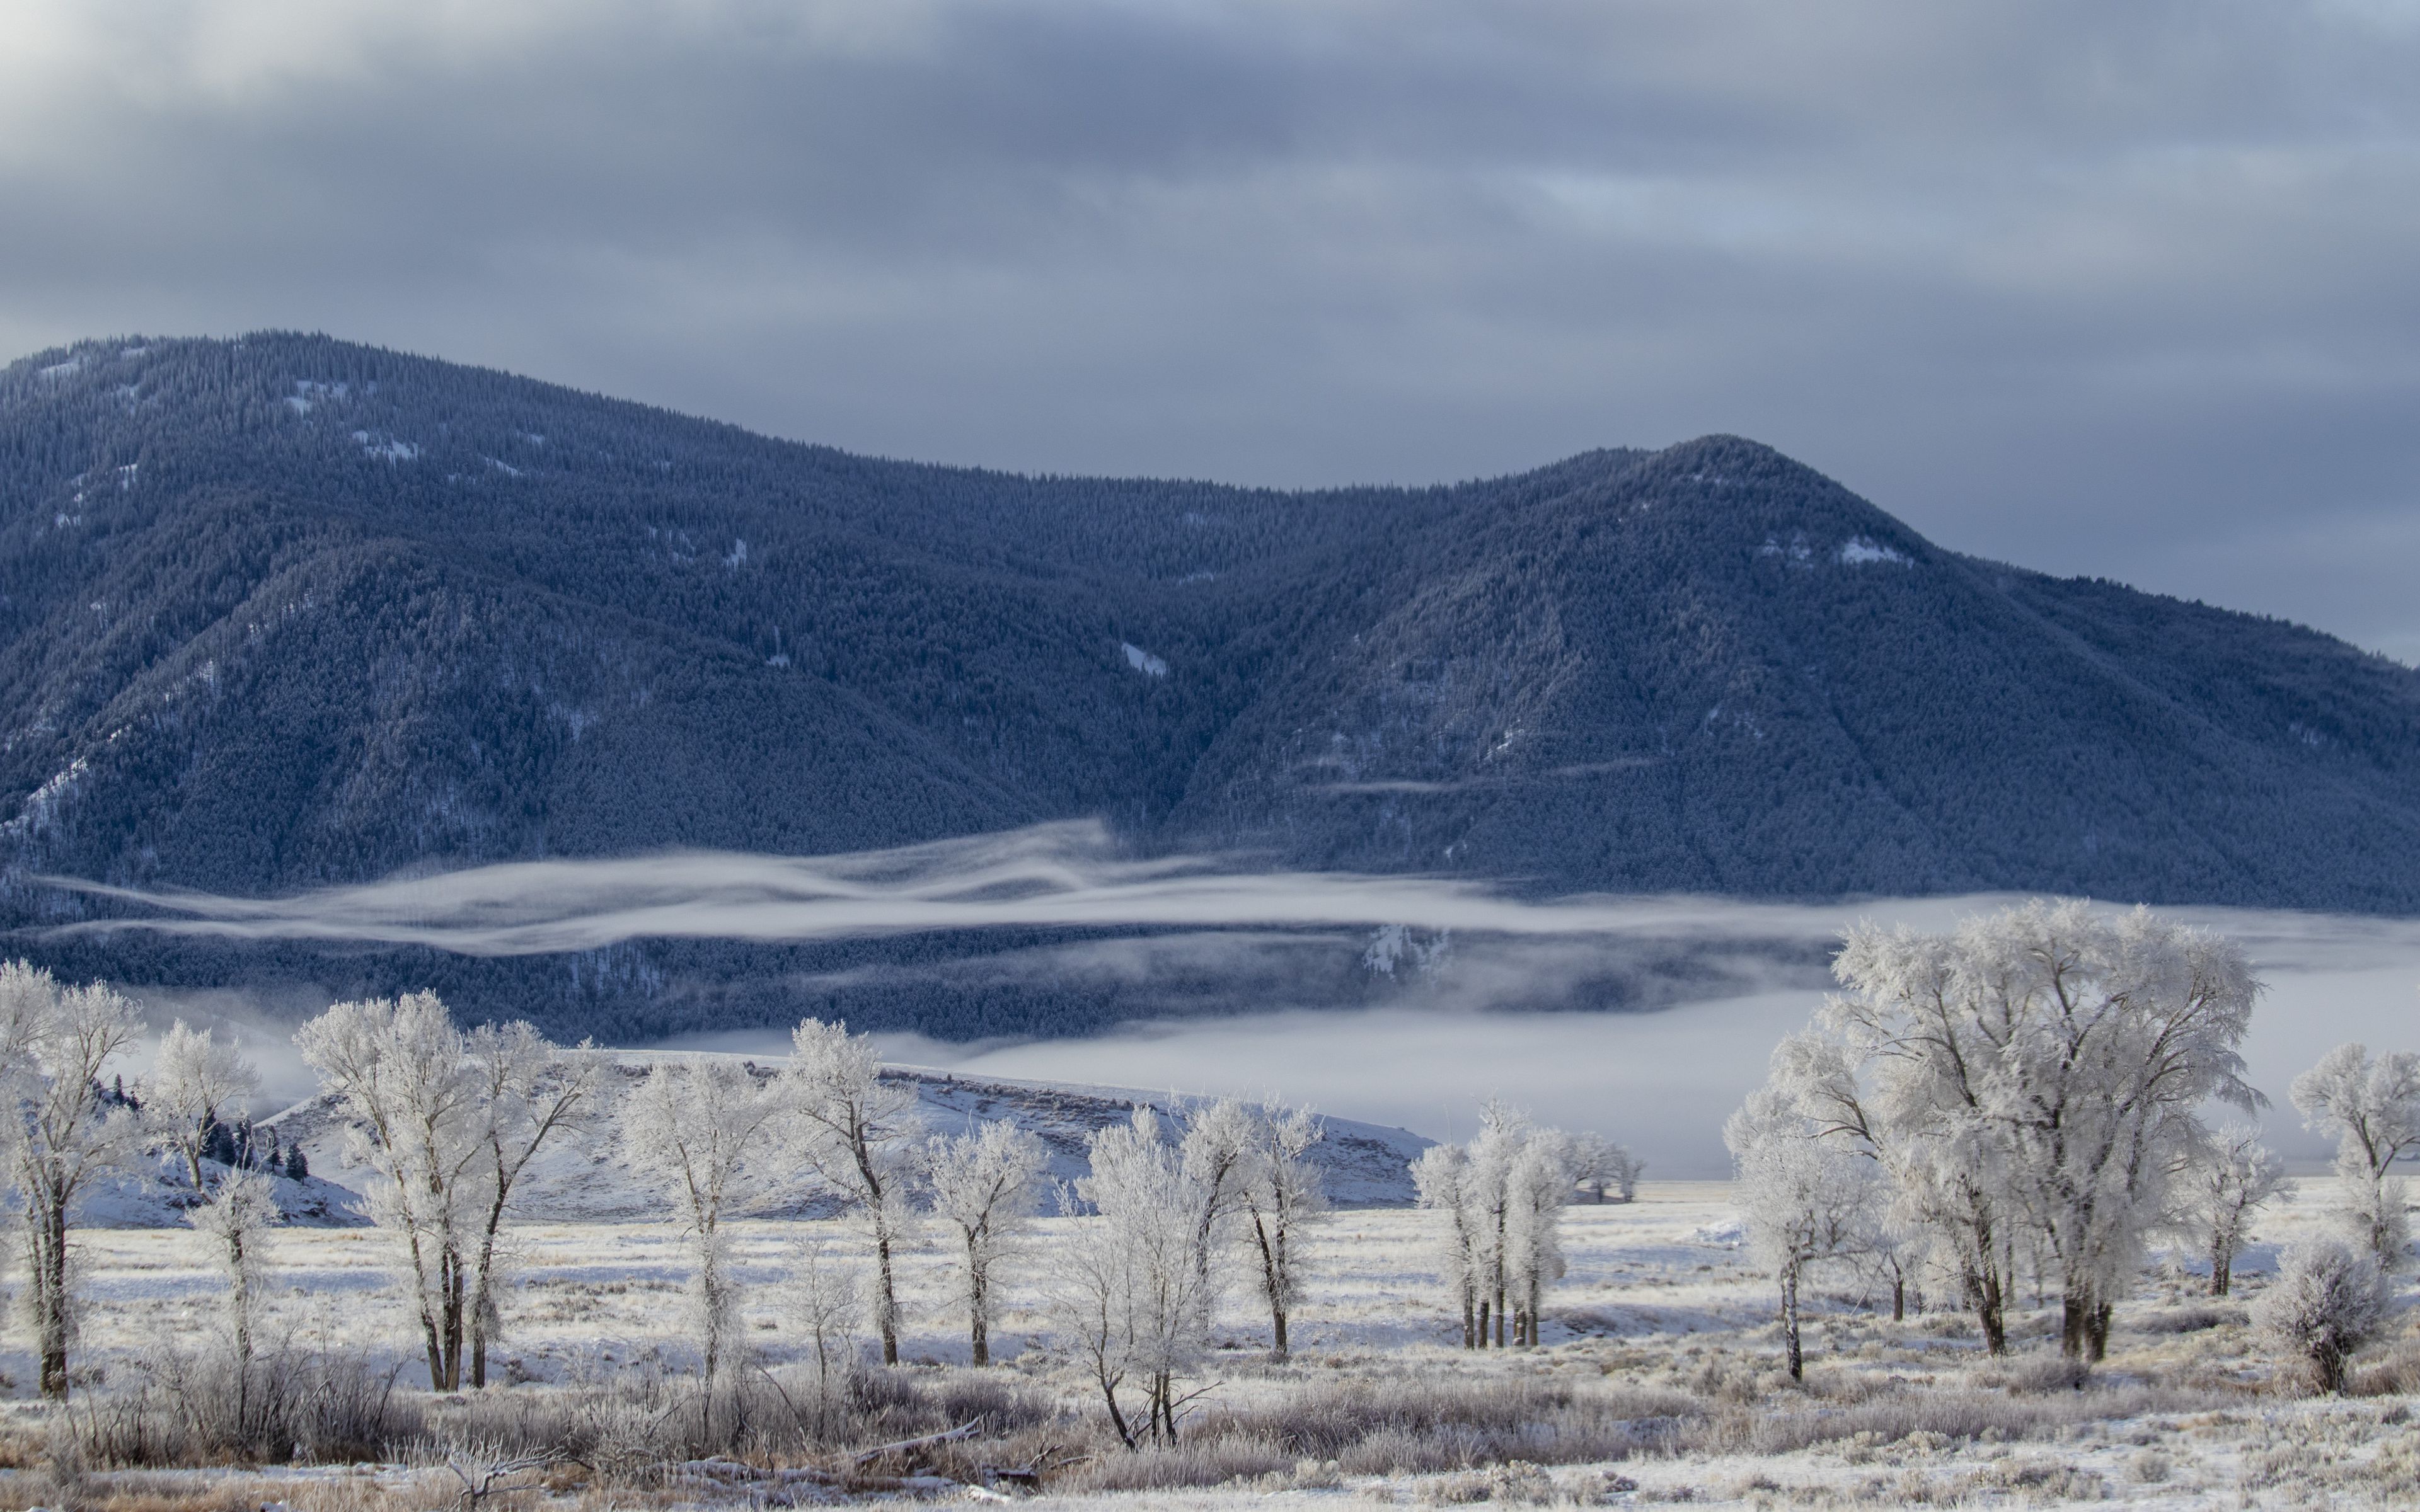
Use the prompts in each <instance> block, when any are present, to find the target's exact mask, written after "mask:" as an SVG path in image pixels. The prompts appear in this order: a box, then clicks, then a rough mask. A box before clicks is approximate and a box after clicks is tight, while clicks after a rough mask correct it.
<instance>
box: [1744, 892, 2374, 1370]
mask: <svg viewBox="0 0 2420 1512" xmlns="http://www.w3.org/2000/svg"><path fill="white" fill-rule="evenodd" d="M1834 970H1835V974H1836V975H1837V976H1838V980H1839V981H1840V985H1841V989H1842V990H1841V991H1840V992H1839V993H1838V995H1834V996H1833V997H1831V998H1829V999H1828V1000H1827V1001H1826V1002H1825V1004H1824V1006H1823V1009H1822V1010H1821V1011H1819V1012H1818V1013H1817V1015H1816V1018H1815V1022H1814V1023H1813V1025H1812V1026H1810V1027H1809V1028H1807V1030H1805V1031H1803V1032H1801V1033H1799V1034H1796V1035H1793V1036H1792V1037H1791V1038H1789V1039H1788V1040H1785V1041H1783V1042H1782V1044H1781V1045H1780V1046H1779V1047H1778V1048H1777V1049H1776V1052H1775V1053H1774V1057H1773V1063H1772V1070H1771V1073H1770V1075H1769V1077H1768V1078H1767V1080H1766V1082H1765V1085H1764V1086H1763V1087H1761V1088H1759V1089H1758V1090H1757V1091H1755V1092H1754V1093H1752V1094H1751V1095H1750V1096H1749V1098H1748V1100H1747V1102H1746V1103H1745V1105H1744V1106H1743V1107H1742V1108H1741V1109H1740V1110H1739V1111H1738V1112H1737V1113H1735V1114H1734V1115H1732V1117H1731V1119H1730V1123H1729V1124H1728V1125H1727V1126H1726V1128H1725V1131H1724V1134H1725V1139H1726V1142H1727V1143H1728V1144H1729V1145H1730V1150H1731V1154H1732V1158H1733V1161H1734V1163H1735V1167H1736V1173H1737V1177H1738V1183H1737V1192H1738V1196H1739V1202H1740V1207H1741V1211H1742V1212H1743V1214H1744V1216H1745V1221H1746V1226H1747V1229H1748V1235H1749V1240H1750V1242H1751V1245H1752V1246H1753V1248H1754V1250H1755V1252H1756V1253H1757V1255H1758V1256H1759V1257H1760V1258H1761V1260H1762V1261H1763V1262H1764V1264H1765V1265H1766V1266H1767V1268H1768V1269H1769V1270H1770V1271H1771V1272H1772V1273H1773V1275H1774V1277H1775V1280H1776V1283H1777V1286H1778V1288H1779V1290H1780V1298H1781V1319H1782V1331H1783V1335H1784V1345H1785V1350H1786V1353H1787V1359H1788V1364H1789V1367H1790V1371H1791V1374H1792V1376H1796V1375H1798V1374H1799V1373H1800V1371H1801V1368H1802V1355H1801V1348H1800V1340H1799V1312H1800V1288H1801V1287H1802V1285H1803V1283H1804V1281H1805V1279H1806V1276H1807V1273H1808V1272H1809V1271H1810V1270H1812V1269H1813V1268H1815V1267H1818V1266H1823V1265H1831V1264H1840V1265H1845V1266H1851V1267H1860V1268H1863V1269H1865V1270H1866V1271H1867V1272H1868V1273H1869V1275H1879V1276H1881V1277H1883V1278H1885V1279H1886V1280H1888V1282H1889V1283H1890V1284H1891V1286H1892V1287H1893V1290H1894V1297H1895V1311H1897V1310H1898V1307H1897V1303H1898V1301H1900V1300H1903V1288H1904V1286H1905V1284H1906V1282H1907V1280H1908V1278H1909V1277H1910V1275H1912V1274H1914V1275H1930V1276H1931V1277H1934V1278H1937V1279H1938V1280H1940V1281H1942V1282H1945V1283H1946V1284H1947V1288H1949V1289H1950V1290H1951V1291H1952V1292H1953V1293H1954V1294H1955V1295H1956V1296H1957V1297H1958V1298H1959V1299H1960V1301H1961V1304H1962V1305H1963V1306H1965V1307H1967V1308H1968V1309H1970V1310H1972V1311H1973V1313H1974V1314H1975V1318H1976V1321H1977V1323H1978V1327H1979V1329H1980V1332H1981V1334H1982V1337H1983V1342H1984V1347H1985V1349H1986V1350H1988V1351H1989V1352H1991V1353H1993V1354H2000V1353H2005V1352H2006V1351H2007V1350H2008V1347H2009V1333H2008V1321H2007V1310H2008V1308H2009V1303H2010V1299H2011V1298H2012V1297H2013V1296H2014V1295H2015V1294H2016V1292H2017V1290H2018V1288H2019V1287H2020V1285H2021V1283H2023V1282H2024V1281H2026V1280H2030V1281H2031V1282H2032V1283H2033V1284H2034V1286H2035V1287H2036V1288H2041V1287H2043V1286H2045V1285H2047V1286H2050V1287H2054V1288H2056V1294H2057V1296H2058V1299H2059V1343H2060V1349H2061V1351H2062V1352H2063V1353H2064V1354H2066V1355H2067V1356H2069V1357H2070V1358H2073V1359H2078V1360H2085V1361H2098V1360H2100V1359H2102V1357H2103V1356H2104V1355H2105V1353H2106V1351H2107V1349H2108V1341H2109V1331H2110V1326H2111V1319H2112V1316H2113V1313H2114V1310H2115V1308H2116V1305H2117V1304H2118V1301H2119V1300H2120V1299H2121V1298H2122V1296H2123V1295H2124V1293H2125V1291H2126V1289H2127V1288H2128V1286H2129V1285H2130V1284H2131V1282H2132V1280H2133V1277H2134V1276H2135V1275H2136V1274H2138V1273H2139V1271H2140V1268H2141V1266H2142V1265H2143V1263H2144V1261H2145V1259H2146V1257H2147V1255H2148V1251H2149V1245H2150V1243H2151V1242H2152V1241H2153V1240H2154V1239H2156V1238H2159V1237H2161V1236H2163V1235H2165V1236H2169V1237H2171V1238H2174V1239H2176V1240H2178V1241H2180V1242H2183V1243H2184V1244H2185V1245H2187V1246H2188V1247H2189V1248H2191V1249H2194V1250H2196V1251H2198V1252H2199V1253H2200V1254H2201V1255H2203V1256H2205V1257H2207V1258H2208V1261H2209V1264H2210V1268H2211V1279H2210V1289H2211V1292H2212V1293H2213V1294H2214V1295H2219V1296H2225V1295H2226V1294H2228V1293H2229V1291H2230V1290H2231V1289H2232V1288H2233V1280H2234V1265H2235V1260H2236V1257H2237V1256H2238V1255H2239V1254H2240V1253H2241V1251H2242V1247H2243V1244H2244V1242H2245V1239H2246V1237H2247V1233H2248V1230H2249V1227H2250V1225H2251V1222H2252V1219H2253V1218H2254V1216H2255V1215H2256V1214H2257V1212H2258V1211H2259V1210H2260V1209H2261V1208H2262V1207H2263V1206H2265V1205H2266V1204H2268V1203H2269V1202H2271V1201H2272V1200H2273V1199H2274V1198H2275V1197H2276V1196H2278V1195H2279V1193H2280V1191H2281V1189H2282V1187H2283V1184H2284V1183H2283V1169H2282V1166H2281V1165H2280V1163H2279V1162H2278V1159H2277V1157H2276V1156H2275V1155H2274V1154H2273V1153H2272V1152H2271V1151H2270V1150H2269V1149H2266V1148H2265V1147H2264V1146H2263V1145H2262V1144H2261V1143H2260V1138H2259V1132H2258V1129H2257V1126H2255V1125H2253V1124H2251V1123H2244V1122H2238V1123H2228V1124H2224V1125H2221V1126H2218V1127H2215V1128H2213V1127H2212V1126H2211V1124H2210V1123H2208V1122H2207V1121H2205V1119H2204V1113H2205V1110H2206V1109H2208V1108H2209V1107H2210V1106H2211V1104H2213V1103H2223V1104H2232V1105H2233V1106H2235V1107H2237V1108H2240V1109H2242V1110H2243V1111H2245V1112H2247V1113H2250V1112H2253V1111H2256V1110H2257V1109H2258V1108H2260V1107H2261V1106H2263V1105H2265V1100H2264V1099H2263V1098H2262V1097H2261V1096H2260V1094H2259V1093H2258V1092H2257V1091H2256V1090H2254V1089H2253V1088H2252V1087H2251V1086H2250V1085H2249V1084H2248V1083H2246V1082H2245V1080H2244V1076H2243V1062H2242V1057H2241V1055H2240V1053H2239V1047H2240V1046H2241V1044H2242V1041H2243V1037H2244V1034H2245V1032H2246V1030H2247V1029H2248V1027H2249V1026H2250V1021H2251V1012H2252V1007H2253V1003H2254V1000H2255V998H2256V997H2257V995H2258V993H2259V983H2258V982H2257V981H2256V980H2254V979H2253V977H2252V973H2251V970H2250V968H2249V966H2248V964H2246V962H2245V961H2244V959H2243V956H2242V952H2241V951H2240V950H2239V949H2237V948H2236V947H2235V946H2234V945H2232V944H2231V943H2229V942H2227V941H2226V940H2224V939H2221V938H2219V937H2217V936H2215V935H2212V934H2209V933H2204V932H2202V931H2199V930H2195V929H2190V928H2187V927H2184V926H2182V925H2180V924H2177V923H2174V922H2172V921H2170V920H2167V919H2164V918H2160V917H2158V916H2156V915H2154V914H2152V913H2151V912H2150V911H2149V910H2148V909H2136V910H2134V911H2133V912H2132V913H2127V914H2114V915H2113V914H2108V913H2102V912H2098V911H2095V910H2093V909H2091V908H2089V907H2087V906H2086V905H2085V904H2082V903H2064V902H2063V903H2046V902H2035V903H2027V904H2024V905H2023V906H2020V907H2015V908H2010V909H2008V910H2005V911H2003V912H2001V913H1999V914H1996V915H1993V916H1990V917H1986V918H1973V919H1969V920H1967V921H1966V922H1965V923H1963V924H1962V925H1961V926H1960V927H1959V928H1958V929H1956V930H1955V931H1953V932H1951V933H1947V934H1922V933H1914V932H1911V931H1908V930H1905V929H1901V930H1897V931H1889V932H1885V931H1883V930H1880V929H1876V928H1873V927H1870V926H1861V927H1859V928H1858V929H1855V930H1853V931H1851V932H1850V933H1849V934H1848V935H1847V937H1846V939H1845V942H1844V945H1843V949H1841V952H1840V954H1839V956H1838V960H1837V961H1836V963H1835V966H1834ZM2293 1100H2294V1103H2295V1105H2296V1107H2298V1108H2299V1109H2301V1110H2302V1112H2303V1114H2304V1118H2305V1119H2306V1120H2307V1122H2308V1123H2309V1125H2310V1127H2311V1128H2313V1129H2315V1130H2318V1131H2320V1132H2323V1133H2327V1134H2333V1135H2335V1137H2336V1139H2337V1155H2336V1167H2335V1174H2336V1180H2335V1188H2336V1203H2335V1219H2336V1223H2335V1232H2334V1233H2328V1234H2322V1235H2320V1236H2318V1237H2316V1238H2314V1239H2311V1240H2307V1241H2305V1242H2302V1243H2300V1244H2297V1245H2295V1246H2294V1247H2292V1248H2290V1249H2289V1250H2288V1252H2287V1254H2286V1256H2285V1257H2284V1260H2283V1263H2282V1265H2281V1268H2280V1273H2279V1275H2278V1278H2277V1279H2276V1281H2275V1282H2274V1283H2273V1285H2272V1286H2271V1287H2270V1288H2268V1290H2267V1291H2266V1292H2265V1293H2264V1294H2263V1296H2262V1298H2261V1300H2260V1302H2259V1303H2258V1304H2257V1306H2256V1309H2255V1321H2256V1322H2257V1324H2258V1325H2259V1326H2260V1328H2261V1329H2262V1331H2263V1332H2264V1333H2266V1334H2267V1335H2269V1336H2270V1337H2271V1338H2273V1340H2275V1341H2277V1342H2278V1343H2280V1344H2281V1345H2283V1346H2284V1347H2285V1348H2286V1349H2287V1350H2288V1352H2289V1353H2292V1354H2295V1355H2297V1356H2300V1357H2301V1358H2303V1359H2304V1361H2306V1362H2307V1364H2308V1365H2309V1367H2310V1369H2311V1372H2312V1374H2313V1376H2314V1379H2315V1380H2316V1381H2318V1382H2319V1384H2320V1385H2321V1386H2322V1387H2323V1388H2325V1389H2330V1390H2333V1389H2335V1388H2336V1386H2338V1385H2339V1384H2340V1383H2341V1381H2342V1379H2343V1372H2344V1364H2345V1361H2346V1360H2347V1359H2348V1358H2349V1357H2350V1354H2351V1352H2352V1351H2353V1350H2355V1349H2357V1348H2358V1347H2359V1346H2360V1344H2361V1343H2362V1342H2363V1341H2365V1340H2366V1339H2367V1338H2370V1337H2373V1336H2375V1335H2377V1334H2378V1333H2379V1331H2380V1330H2381V1329H2382V1328H2384V1327H2385V1326H2386V1323H2387V1321H2388V1319H2390V1318H2391V1317H2392V1316H2393V1308H2392V1288H2389V1287H2388V1286H2387V1285H2386V1283H2385V1277H2386V1276H2387V1275H2388V1274H2389V1273H2392V1272H2393V1271H2394V1270H2395V1269H2396V1268H2397V1267H2399V1266H2401V1265H2403V1264H2404V1263H2406V1262H2407V1260H2408V1258H2409V1252H2410V1227H2409V1217H2408V1196H2407V1194H2406V1192H2405V1191H2404V1188H2403V1182H2402V1181H2401V1180H2400V1179H2399V1178H2397V1176H2395V1175H2394V1174H2393V1171H2394V1167H2395V1165H2396V1164H2397V1162H2398V1161H2401V1160H2405V1159H2408V1158H2410V1157H2412V1155H2414V1154H2415V1153H2420V1056H2414V1055H2412V1054H2409V1053H2404V1052H2396V1053H2389V1054H2384V1055H2379V1056H2375V1057H2373V1056H2372V1055H2371V1054H2370V1052H2369V1051H2368V1050H2367V1049H2366V1047H2365V1046H2362V1045H2359V1044H2348V1045H2343V1046H2339V1047H2338V1048H2337V1049H2335V1051H2332V1052H2330V1053H2329V1055H2328V1056H2327V1057H2325V1058H2323V1059H2322V1060H2321V1061H2320V1062H2319V1065H2318V1066H2316V1067H2314V1068H2313V1069H2312V1070H2310V1071H2309V1072H2305V1073H2304V1074H2303V1075H2302V1076H2301V1077H2298V1078H2297V1079H2296V1080H2295V1082H2294V1086H2293Z"/></svg>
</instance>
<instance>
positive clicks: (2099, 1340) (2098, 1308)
mask: <svg viewBox="0 0 2420 1512" xmlns="http://www.w3.org/2000/svg"><path fill="white" fill-rule="evenodd" d="M2114 1311H2115V1308H2114V1306H2113V1305H2112V1304H2109V1303H2106V1302H2102V1303H2097V1304H2094V1305H2093V1308H2092V1318H2091V1320H2090V1321H2089V1322H2088V1323H2087V1324H2086V1329H2085V1334H2086V1341H2087V1342H2088V1343H2089V1344H2090V1345H2091V1351H2090V1352H2091V1360H2092V1363H2093V1364H2094V1365H2099V1364H2100V1363H2101V1362H2102V1361H2103V1360H2106V1359H2108V1358H2109V1321H2110V1318H2111V1316H2112V1314H2113V1313H2114Z"/></svg>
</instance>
